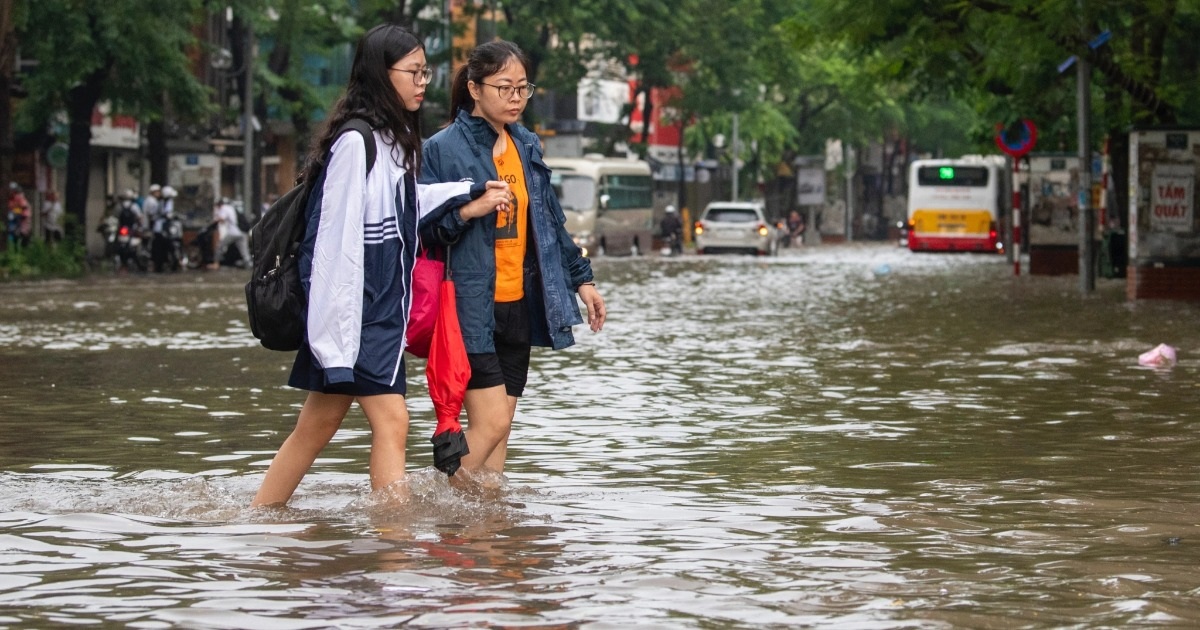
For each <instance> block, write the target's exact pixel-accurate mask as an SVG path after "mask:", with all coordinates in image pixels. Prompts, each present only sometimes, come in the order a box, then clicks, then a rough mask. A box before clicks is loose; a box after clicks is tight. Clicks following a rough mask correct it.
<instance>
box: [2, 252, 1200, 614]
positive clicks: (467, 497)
mask: <svg viewBox="0 0 1200 630" xmlns="http://www.w3.org/2000/svg"><path fill="white" fill-rule="evenodd" d="M595 267H596V272H597V279H598V283H599V284H600V288H601V290H602V291H603V294H604V296H605V298H606V300H607V302H608V304H609V310H610V313H611V314H610V319H609V323H608V325H607V326H606V327H605V330H604V331H603V332H602V333H600V334H595V335H594V334H591V333H590V332H588V331H586V330H585V329H584V328H582V327H580V328H577V329H576V334H577V337H578V340H579V343H578V344H577V345H576V346H575V347H573V348H571V349H569V350H566V351H561V352H556V353H551V352H535V354H534V359H533V365H532V368H531V378H530V381H531V382H530V387H529V389H528V390H527V398H526V399H524V400H523V401H522V403H521V406H520V407H519V409H518V414H517V420H516V423H515V426H514V429H513V436H512V446H511V447H510V450H509V467H508V469H507V471H506V472H507V478H506V479H504V480H500V479H483V480H478V481H482V482H484V483H479V484H467V485H464V486H463V487H452V486H450V485H449V484H448V483H447V482H446V480H445V478H444V476H443V475H441V474H440V473H437V472H436V471H434V470H433V469H432V468H431V462H432V458H431V454H430V450H429V443H428V437H429V435H430V433H431V432H432V429H433V425H434V419H433V416H432V411H431V405H430V404H429V401H428V399H427V398H426V397H425V395H424V393H425V392H424V378H423V373H422V371H423V364H422V362H420V361H418V360H410V361H409V365H408V372H409V374H410V379H409V389H410V397H409V398H410V400H409V402H410V409H411V410H412V412H413V423H412V425H413V427H412V434H411V436H410V440H409V470H410V476H409V481H408V484H407V485H408V487H407V488H406V490H407V492H408V497H407V498H401V497H398V496H397V495H394V494H390V493H383V494H376V495H372V494H371V493H370V492H369V483H368V480H367V476H366V467H367V465H366V462H367V455H368V451H369V445H370V433H369V430H368V428H367V425H366V421H365V419H364V418H363V417H362V415H361V413H360V412H358V411H357V410H355V411H353V412H352V414H351V416H350V417H349V418H348V419H347V421H346V423H345V424H344V425H343V428H342V430H341V431H340V432H339V434H338V436H337V437H336V438H335V441H334V442H333V443H332V444H331V445H330V446H329V447H328V448H327V449H326V451H325V452H324V453H323V456H322V458H321V459H320V460H318V462H317V465H316V466H315V467H314V469H313V471H312V472H311V473H310V474H309V476H308V477H306V478H305V480H304V482H303V483H302V484H301V486H300V489H299V491H298V493H297V495H296V497H295V499H294V500H293V502H292V504H291V506H290V507H289V508H287V509H264V510H251V509H249V508H247V507H246V505H247V504H248V503H249V501H250V498H251V497H252V496H253V493H254V490H255V489H256V487H257V483H258V481H259V480H260V478H261V475H262V472H263V471H264V470H265V468H266V466H267V464H268V463H269V462H270V458H271V457H272V455H273V454H274V452H275V449H276V448H278V446H279V444H280V442H281V441H282V439H283V438H284V437H285V436H286V435H287V433H288V432H289V431H290V429H291V426H292V424H293V422H294V417H295V414H296V411H297V409H298V406H299V404H300V402H301V401H302V399H303V395H302V394H301V393H299V392H297V391H295V390H291V389H288V388H287V387H285V386H284V385H283V383H284V381H285V380H286V375H287V370H288V369H289V368H290V363H291V356H290V355H287V354H284V353H275V352H270V351H267V350H263V349H261V348H259V347H258V346H257V343H256V342H255V340H254V339H253V338H252V337H251V336H250V334H249V331H248V328H247V325H246V323H245V316H244V312H243V297H242V284H243V282H244V277H243V276H242V275H241V274H240V273H239V272H234V271H221V272H216V273H198V272H192V273H185V274H182V275H177V276H155V275H148V276H137V275H131V276H119V277H116V276H108V275H96V276H92V277H89V278H86V279H84V280H81V281H54V282H44V283H32V284H8V285H0V382H2V383H3V387H2V388H0V627H13V628H17V627H20V628H25V627H47V626H56V625H82V624H102V625H111V626H114V627H133V628H167V627H196V628H246V627H256V628H264V629H266V628H333V627H337V628H364V627H397V626H400V625H407V626H411V627H432V628H442V627H454V626H458V627H461V626H468V627H514V626H523V627H555V628H564V627H571V628H585V627H586V628H607V627H626V626H642V627H656V628H716V627H722V628H724V627H746V628H749V627H754V628H759V627H795V626H818V627H831V628H900V627H903V628H911V627H930V628H987V627H995V628H1009V627H1064V626H1069V627H1127V626H1167V627H1188V626H1193V625H1195V624H1197V623H1200V608H1197V607H1196V606H1195V596H1196V593H1197V592H1200V574H1198V573H1197V572H1196V571H1195V567H1196V566H1197V564H1200V529H1198V527H1197V515H1198V509H1197V504H1198V499H1200V482H1198V481H1197V474H1196V473H1197V465H1198V464H1200V456H1198V453H1200V444H1198V442H1200V422H1198V421H1197V419H1196V418H1197V414H1196V413H1195V412H1196V409H1197V408H1198V403H1200V377H1198V374H1200V372H1198V369H1200V360H1198V359H1196V358H1195V357H1196V356H1197V352H1198V351H1200V328H1198V327H1197V326H1196V322H1197V321H1200V317H1198V316H1200V305H1197V304H1194V303H1192V304H1189V303H1180V302H1163V301H1147V302H1139V303H1129V302H1126V301H1125V299H1124V285H1123V281H1121V280H1105V279H1100V280H1099V281H1098V284H1097V291H1096V292H1095V293H1094V294H1092V295H1089V296H1086V297H1083V296H1080V295H1079V291H1078V288H1077V278H1074V277H1069V276H1068V277H1053V278H1052V277H1029V276H1024V277H1020V278H1014V277H1013V276H1012V275H1011V267H1009V266H1008V265H1006V264H1004V262H1003V260H1002V259H1000V258H997V257H994V256H977V255H965V256H964V255H952V256H942V255H929V254H912V253H910V252H908V251H906V250H901V249H897V248H895V247H892V246H888V245H883V244H849V245H830V246H822V247H816V248H807V249H793V250H785V251H784V252H783V253H782V255H780V256H779V257H777V258H770V259H755V258H749V257H740V256H727V257H695V256H683V257H680V258H659V257H657V256H651V257H646V258H633V259H629V258H626V259H611V260H609V259H602V260H597V261H595ZM1159 343H1169V344H1171V345H1173V346H1175V347H1176V348H1177V349H1178V357H1179V358H1178V364H1177V365H1175V366H1173V367H1169V368H1149V367H1142V366H1139V365H1138V364H1137V356H1138V355H1139V354H1140V353H1142V352H1144V351H1146V350H1148V349H1150V348H1152V347H1154V346H1156V345H1158V344H1159ZM497 483H499V484H500V487H499V488H496V487H492V486H494V485H495V484H497Z"/></svg>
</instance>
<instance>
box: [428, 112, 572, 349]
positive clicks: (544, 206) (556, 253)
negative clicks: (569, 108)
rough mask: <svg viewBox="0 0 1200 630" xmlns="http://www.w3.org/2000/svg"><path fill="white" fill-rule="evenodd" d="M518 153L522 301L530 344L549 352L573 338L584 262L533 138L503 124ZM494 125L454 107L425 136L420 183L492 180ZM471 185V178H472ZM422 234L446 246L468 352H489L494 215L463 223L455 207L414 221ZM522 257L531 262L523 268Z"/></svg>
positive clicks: (521, 129)
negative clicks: (523, 197) (523, 201)
mask: <svg viewBox="0 0 1200 630" xmlns="http://www.w3.org/2000/svg"><path fill="white" fill-rule="evenodd" d="M507 130H508V133H509V136H511V137H512V139H513V143H514V144H515V145H516V148H517V152H518V153H519V154H520V156H521V164H522V166H523V168H524V169H525V184H526V187H527V188H528V189H529V225H530V228H531V232H530V236H531V240H530V241H529V245H528V246H529V247H530V248H532V249H533V253H536V256H526V261H527V262H526V266H527V268H526V269H525V300H526V302H527V303H528V304H529V313H530V320H531V322H532V329H531V330H530V339H531V343H532V344H533V345H535V346H548V347H551V348H554V349H555V350H558V349H561V348H566V347H568V346H570V345H572V344H574V343H575V338H574V336H573V335H572V333H571V326H574V325H577V324H582V323H583V317H582V316H581V315H580V312H579V304H578V303H577V302H576V299H575V290H576V288H578V287H579V285H580V284H582V283H584V282H589V281H591V280H592V266H591V263H590V262H589V261H588V259H587V258H584V257H583V254H582V252H581V251H580V250H579V247H578V246H577V245H575V243H574V241H572V240H571V235H570V234H568V233H567V229H566V227H565V225H566V217H565V216H564V215H563V210H562V206H560V205H559V203H558V197H557V196H556V195H555V194H554V189H553V188H552V187H551V186H550V167H548V166H546V163H545V162H544V161H543V160H542V148H541V141H540V140H539V139H538V137H537V135H536V134H534V133H533V132H532V131H529V130H528V129H526V128H525V127H522V126H521V125H516V124H514V125H508V126H507ZM498 135H499V134H497V132H496V130H495V129H493V128H492V126H491V125H490V124H488V122H487V121H486V120H484V119H482V118H479V117H475V116H472V115H471V114H470V113H469V112H467V111H465V110H463V111H459V113H458V117H457V118H456V119H455V121H454V122H453V123H452V124H451V125H449V126H448V127H446V128H445V129H442V130H441V131H439V132H438V133H437V134H435V135H434V136H433V137H431V138H429V139H428V140H426V141H425V144H424V146H423V148H422V155H423V158H422V164H421V181H422V182H423V183H432V182H452V181H460V180H464V179H470V180H473V181H474V182H477V183H478V182H485V181H489V180H495V179H498V176H497V175H496V165H495V163H494V162H493V161H492V147H493V146H494V145H495V143H496V138H497V136H498ZM477 185H478V184H477ZM421 225H422V227H421V237H422V239H423V240H425V241H426V242H428V241H429V240H432V241H433V242H435V243H437V244H441V245H450V249H449V267H450V272H451V276H452V277H453V279H454V286H455V291H456V293H457V298H458V318H459V325H460V326H461V327H462V334H463V341H464V342H465V344H466V347H467V352H469V353H486V352H495V344H494V343H493V340H492V333H493V331H494V330H495V325H496V322H495V315H494V309H495V295H496V255H495V247H496V217H495V215H494V214H488V215H485V216H483V217H480V218H477V219H470V220H467V221H463V220H462V219H461V217H460V216H459V213H458V211H457V208H454V209H450V208H449V207H447V209H446V210H445V211H443V212H440V213H434V214H431V215H430V216H429V217H427V218H426V219H425V220H423V221H422V224H421ZM530 261H533V262H535V263H536V265H534V266H531V265H530Z"/></svg>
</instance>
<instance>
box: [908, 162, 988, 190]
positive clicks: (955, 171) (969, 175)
mask: <svg viewBox="0 0 1200 630" xmlns="http://www.w3.org/2000/svg"><path fill="white" fill-rule="evenodd" d="M917 184H918V185H919V186H963V187H969V188H984V187H986V186H987V185H988V170H987V167H984V166H960V165H951V164H945V165H940V166H922V167H921V168H919V169H917Z"/></svg>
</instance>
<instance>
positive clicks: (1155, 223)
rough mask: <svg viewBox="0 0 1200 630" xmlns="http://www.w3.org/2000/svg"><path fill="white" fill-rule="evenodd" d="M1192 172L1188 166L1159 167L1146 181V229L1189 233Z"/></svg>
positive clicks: (1167, 165) (1193, 177) (1192, 220)
mask: <svg viewBox="0 0 1200 630" xmlns="http://www.w3.org/2000/svg"><path fill="white" fill-rule="evenodd" d="M1195 182H1196V171H1195V170H1194V167H1193V166H1192V165H1191V164H1159V165H1157V166H1155V167H1154V174H1153V175H1152V176H1151V178H1150V229H1151V230H1152V231H1156V232H1191V231H1193V229H1194V228H1193V226H1194V218H1195V212H1194V211H1193V203H1194V199H1195V197H1194V196H1193V193H1194V191H1195Z"/></svg>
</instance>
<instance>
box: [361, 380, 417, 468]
mask: <svg viewBox="0 0 1200 630" xmlns="http://www.w3.org/2000/svg"><path fill="white" fill-rule="evenodd" d="M358 404H359V406H360V407H362V410H363V413H365V414H366V415H367V421H368V422H370V423H371V489H372V490H379V489H380V488H385V487H387V486H389V485H391V484H392V483H393V482H395V481H398V480H400V479H403V478H404V447H405V444H406V443H407V441H408V407H407V406H406V405H405V402H404V397H403V396H401V395H399V394H382V395H379V396H363V397H361V398H359V399H358Z"/></svg>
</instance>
